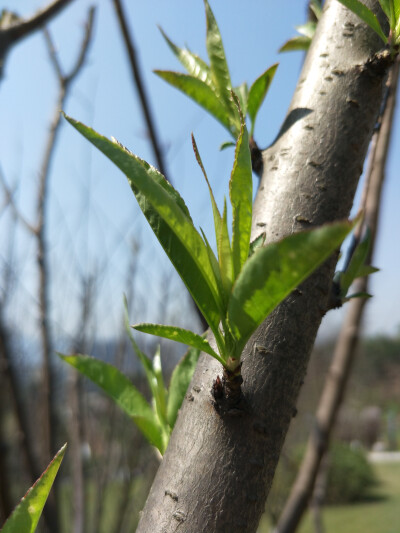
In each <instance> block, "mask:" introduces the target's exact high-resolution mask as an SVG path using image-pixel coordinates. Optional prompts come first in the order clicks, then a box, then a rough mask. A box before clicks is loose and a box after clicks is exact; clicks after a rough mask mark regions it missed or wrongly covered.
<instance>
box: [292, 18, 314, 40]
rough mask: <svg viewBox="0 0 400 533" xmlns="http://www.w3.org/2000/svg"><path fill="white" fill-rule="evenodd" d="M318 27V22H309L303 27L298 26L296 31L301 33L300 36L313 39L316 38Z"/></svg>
mask: <svg viewBox="0 0 400 533" xmlns="http://www.w3.org/2000/svg"><path fill="white" fill-rule="evenodd" d="M316 27H317V23H316V22H312V21H308V22H306V23H305V24H302V25H301V26H296V30H297V31H298V32H299V33H300V35H304V37H308V38H309V39H312V38H313V37H314V34H315V29H316Z"/></svg>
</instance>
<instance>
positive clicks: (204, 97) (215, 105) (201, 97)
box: [154, 70, 231, 131]
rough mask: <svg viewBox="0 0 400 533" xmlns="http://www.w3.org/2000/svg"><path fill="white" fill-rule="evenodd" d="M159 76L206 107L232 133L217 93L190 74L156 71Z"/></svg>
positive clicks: (226, 114)
mask: <svg viewBox="0 0 400 533" xmlns="http://www.w3.org/2000/svg"><path fill="white" fill-rule="evenodd" d="M154 72H155V74H157V76H160V78H162V79H163V80H165V81H167V82H168V83H169V84H170V85H173V86H174V87H176V88H177V89H179V90H181V91H182V92H184V93H185V94H186V95H187V96H189V97H190V98H192V99H193V100H194V101H195V102H197V103H198V104H199V105H201V106H202V107H204V109H206V110H207V111H208V112H209V113H211V115H213V116H214V117H215V118H216V119H217V120H219V122H221V124H222V125H223V126H224V127H225V128H227V129H228V130H229V131H231V121H230V119H229V114H228V113H227V111H226V109H225V107H224V106H223V105H221V101H220V100H219V98H218V96H217V95H216V93H215V92H214V91H213V90H212V89H211V88H210V87H209V86H208V85H207V84H206V83H205V82H203V81H201V80H198V79H197V78H194V77H193V76H190V75H188V74H181V73H180V72H172V71H169V70H155V71H154Z"/></svg>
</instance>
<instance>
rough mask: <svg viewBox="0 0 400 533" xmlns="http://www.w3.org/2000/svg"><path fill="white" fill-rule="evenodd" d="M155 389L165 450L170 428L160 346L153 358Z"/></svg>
mask: <svg viewBox="0 0 400 533" xmlns="http://www.w3.org/2000/svg"><path fill="white" fill-rule="evenodd" d="M153 372H154V378H155V379H154V387H153V389H152V390H153V401H154V404H155V409H156V413H157V416H158V420H159V422H160V426H161V427H162V430H163V443H164V449H166V448H167V446H168V440H169V435H170V427H169V424H168V421H167V391H166V390H165V385H164V378H163V375H162V365H161V354H160V346H157V350H156V353H155V354H154V357H153Z"/></svg>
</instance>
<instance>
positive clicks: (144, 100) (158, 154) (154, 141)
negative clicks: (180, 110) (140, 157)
mask: <svg viewBox="0 0 400 533" xmlns="http://www.w3.org/2000/svg"><path fill="white" fill-rule="evenodd" d="M113 4H114V8H115V13H116V15H117V18H118V22H119V25H120V28H121V34H122V38H123V40H124V43H125V47H126V51H127V52H128V57H129V64H130V67H131V71H132V75H133V79H134V82H135V86H136V89H137V92H138V95H139V99H140V103H141V106H142V109H143V114H144V118H145V121H146V125H147V129H148V132H149V135H150V140H151V145H152V147H153V152H154V156H155V158H156V160H157V166H158V169H159V171H160V172H161V174H163V175H164V176H167V173H166V165H165V161H164V154H163V151H162V148H161V142H160V141H159V139H158V135H157V132H156V127H155V122H154V118H153V114H152V112H151V109H150V103H149V100H148V97H147V93H146V89H145V87H144V82H143V76H142V73H141V71H140V67H139V64H138V61H137V59H136V51H135V47H134V45H133V39H132V35H131V34H130V32H129V28H128V23H127V21H126V15H125V13H124V10H123V7H122V4H121V0H113Z"/></svg>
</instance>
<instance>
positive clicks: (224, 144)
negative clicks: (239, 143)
mask: <svg viewBox="0 0 400 533" xmlns="http://www.w3.org/2000/svg"><path fill="white" fill-rule="evenodd" d="M233 146H235V143H234V142H232V141H225V142H224V143H222V144H221V146H220V147H219V149H220V151H221V152H222V150H225V149H226V148H232V147H233Z"/></svg>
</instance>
